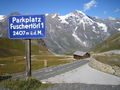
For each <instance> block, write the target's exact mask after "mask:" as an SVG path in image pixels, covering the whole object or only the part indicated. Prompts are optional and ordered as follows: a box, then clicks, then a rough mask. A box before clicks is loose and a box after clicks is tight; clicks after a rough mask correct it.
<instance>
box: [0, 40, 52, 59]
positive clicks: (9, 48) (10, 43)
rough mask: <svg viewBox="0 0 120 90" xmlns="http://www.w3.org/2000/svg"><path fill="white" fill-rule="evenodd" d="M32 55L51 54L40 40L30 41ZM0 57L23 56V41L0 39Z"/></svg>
mask: <svg viewBox="0 0 120 90" xmlns="http://www.w3.org/2000/svg"><path fill="white" fill-rule="evenodd" d="M31 42H32V44H31V53H32V55H42V54H47V55H48V54H51V53H50V52H49V51H48V49H47V47H46V46H45V45H43V41H42V40H32V41H31ZM0 43H1V44H0V57H9V56H25V41H24V40H10V39H3V38H2V39H0Z"/></svg>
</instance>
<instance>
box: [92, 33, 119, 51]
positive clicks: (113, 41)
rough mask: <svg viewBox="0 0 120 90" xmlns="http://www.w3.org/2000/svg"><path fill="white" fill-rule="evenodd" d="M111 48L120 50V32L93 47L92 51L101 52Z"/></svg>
mask: <svg viewBox="0 0 120 90" xmlns="http://www.w3.org/2000/svg"><path fill="white" fill-rule="evenodd" d="M111 50H120V32H119V33H117V34H115V35H113V36H111V37H109V38H108V39H106V40H105V41H103V42H101V43H99V44H97V45H96V46H95V47H93V48H92V49H91V51H92V52H95V53H100V52H107V51H111Z"/></svg>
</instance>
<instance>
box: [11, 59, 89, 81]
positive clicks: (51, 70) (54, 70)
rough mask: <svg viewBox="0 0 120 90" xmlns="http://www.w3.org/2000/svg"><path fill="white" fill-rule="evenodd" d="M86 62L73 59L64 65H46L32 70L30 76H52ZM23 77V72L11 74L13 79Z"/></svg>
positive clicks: (37, 77)
mask: <svg viewBox="0 0 120 90" xmlns="http://www.w3.org/2000/svg"><path fill="white" fill-rule="evenodd" d="M88 62H89V61H88V60H81V61H75V62H72V63H68V64H64V65H59V66H54V67H48V68H44V69H41V70H36V71H32V77H34V78H36V79H38V80H42V79H47V78H50V77H54V76H56V75H59V74H62V73H65V72H68V71H70V70H73V69H75V68H78V67H80V66H82V65H84V64H86V63H88ZM25 77H26V75H25V73H20V74H14V75H12V78H13V79H16V78H25Z"/></svg>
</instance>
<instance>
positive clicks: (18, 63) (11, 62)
mask: <svg viewBox="0 0 120 90" xmlns="http://www.w3.org/2000/svg"><path fill="white" fill-rule="evenodd" d="M65 59H67V57H65V56H52V55H46V56H45V55H44V56H34V57H33V59H32V70H37V69H41V68H44V60H47V62H48V67H49V66H56V65H60V64H65V63H69V62H70V61H69V60H65ZM25 68H26V61H25V59H24V57H23V56H14V57H6V58H0V75H5V74H13V73H19V72H25Z"/></svg>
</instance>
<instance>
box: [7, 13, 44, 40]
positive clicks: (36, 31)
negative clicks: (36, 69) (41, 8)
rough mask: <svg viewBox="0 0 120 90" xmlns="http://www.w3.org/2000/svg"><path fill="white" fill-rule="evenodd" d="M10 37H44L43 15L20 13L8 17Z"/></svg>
mask: <svg viewBox="0 0 120 90" xmlns="http://www.w3.org/2000/svg"><path fill="white" fill-rule="evenodd" d="M9 37H10V38H11V39H37V38H44V37H45V15H20V16H10V17H9Z"/></svg>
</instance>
